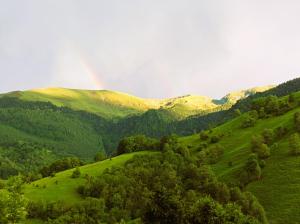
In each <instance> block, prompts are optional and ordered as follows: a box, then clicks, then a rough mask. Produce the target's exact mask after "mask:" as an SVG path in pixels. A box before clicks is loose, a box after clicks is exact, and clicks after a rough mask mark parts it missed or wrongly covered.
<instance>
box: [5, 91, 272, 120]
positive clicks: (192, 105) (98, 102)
mask: <svg viewBox="0 0 300 224" xmlns="http://www.w3.org/2000/svg"><path fill="white" fill-rule="evenodd" d="M269 88H271V87H270V86H268V87H257V88H253V89H250V90H243V91H238V92H234V93H230V94H228V95H227V96H226V97H224V98H223V99H222V100H220V101H218V102H217V101H216V100H213V99H211V98H209V97H204V96H194V95H186V96H181V97H175V98H170V99H162V100H158V99H143V98H139V97H135V96H131V95H128V94H125V93H121V92H115V91H109V90H76V89H65V88H46V89H35V90H29V91H17V92H11V93H8V94H1V95H0V96H7V95H9V96H15V97H19V98H20V99H22V100H28V101H45V102H48V101H49V102H51V103H53V104H54V105H56V106H67V107H70V108H72V109H75V110H85V111H88V112H92V113H96V114H98V115H100V116H102V117H105V118H109V119H111V118H123V117H126V116H128V115H133V114H140V113H142V112H145V111H147V110H149V109H159V108H161V109H165V110H168V111H171V112H173V113H177V116H178V117H180V118H185V117H188V116H191V115H196V114H198V113H201V112H205V111H208V112H209V111H211V110H213V109H217V108H219V107H220V106H222V104H226V105H227V104H228V107H229V106H231V105H232V104H234V103H235V102H236V101H237V100H238V99H240V98H244V97H246V96H247V95H248V94H253V93H255V92H262V91H265V90H267V89H269ZM220 109H221V107H220Z"/></svg>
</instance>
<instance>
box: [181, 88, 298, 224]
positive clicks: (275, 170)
mask: <svg viewBox="0 0 300 224" xmlns="http://www.w3.org/2000/svg"><path fill="white" fill-rule="evenodd" d="M295 97H296V98H297V99H298V101H299V99H300V93H297V94H295ZM295 112H300V107H299V106H298V107H297V108H295V109H293V110H292V111H289V112H287V113H285V114H283V115H280V116H272V117H269V118H264V119H259V120H258V121H257V122H256V124H255V125H254V126H253V127H248V128H242V127H241V126H242V123H243V122H244V120H245V118H246V117H247V116H248V115H247V114H244V115H242V116H240V117H238V118H235V119H233V120H231V121H229V122H227V123H225V124H223V125H221V126H218V127H216V128H214V129H213V130H212V133H211V135H224V136H223V137H221V139H220V141H219V142H218V144H219V145H221V146H222V147H224V154H223V155H222V156H221V157H220V159H219V160H218V161H217V162H216V163H215V164H213V165H212V167H213V169H214V171H215V173H216V174H217V175H218V177H219V178H220V179H221V180H224V181H226V182H227V183H235V184H237V183H239V181H240V175H241V172H242V171H243V168H244V166H245V164H246V161H247V159H248V158H249V156H250V154H251V153H252V151H251V139H252V137H253V136H254V135H258V134H262V133H263V131H264V130H265V129H271V130H274V131H275V129H276V128H278V127H283V128H285V129H287V133H286V134H285V135H284V136H283V137H281V138H279V139H275V140H274V143H273V144H272V145H271V147H270V149H271V156H270V157H269V158H267V159H266V160H265V161H266V166H265V167H264V168H263V169H262V176H261V178H260V179H259V180H257V181H253V182H251V183H250V184H249V185H247V187H246V188H247V190H249V191H251V192H252V193H254V194H255V195H256V196H257V197H258V199H259V201H260V203H261V204H262V205H263V206H264V208H265V210H266V213H267V217H268V219H269V220H270V223H299V222H300V215H299V212H298V210H299V203H300V195H299V192H300V179H299V172H300V169H299V162H300V157H299V156H293V155H290V152H289V151H290V146H289V139H290V136H291V135H292V134H293V133H295V132H296V130H295V128H294V114H295ZM181 141H182V142H183V143H184V144H186V145H187V146H189V147H190V148H191V150H193V151H194V153H196V154H199V153H200V154H201V150H202V149H201V148H202V146H203V143H204V144H208V148H210V147H214V144H211V143H209V142H207V141H203V140H201V139H200V137H199V135H198V134H197V135H193V136H189V137H184V138H182V139H181Z"/></svg>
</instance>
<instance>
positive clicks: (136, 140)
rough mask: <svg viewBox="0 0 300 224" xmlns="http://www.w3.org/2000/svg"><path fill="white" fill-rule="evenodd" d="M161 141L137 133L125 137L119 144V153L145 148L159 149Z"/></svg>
mask: <svg viewBox="0 0 300 224" xmlns="http://www.w3.org/2000/svg"><path fill="white" fill-rule="evenodd" d="M158 148H159V141H158V140H157V139H154V138H149V137H146V136H145V135H135V136H130V137H125V138H123V139H122V140H121V141H120V142H119V145H118V148H117V155H121V154H124V153H130V152H138V151H145V150H157V149H158Z"/></svg>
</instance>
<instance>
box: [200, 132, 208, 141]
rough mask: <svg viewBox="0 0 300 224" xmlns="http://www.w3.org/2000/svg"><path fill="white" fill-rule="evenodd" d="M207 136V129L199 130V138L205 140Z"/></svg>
mask: <svg viewBox="0 0 300 224" xmlns="http://www.w3.org/2000/svg"><path fill="white" fill-rule="evenodd" d="M208 138H209V134H208V133H207V131H201V132H200V139H201V140H202V141H206V140H207V139H208Z"/></svg>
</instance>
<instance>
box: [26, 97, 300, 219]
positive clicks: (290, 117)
mask: <svg viewBox="0 0 300 224" xmlns="http://www.w3.org/2000/svg"><path fill="white" fill-rule="evenodd" d="M270 99H271V98H264V101H262V100H260V102H263V104H261V103H259V104H257V105H260V108H259V107H258V108H257V111H261V107H265V106H266V105H268V104H269V102H270ZM272 100H273V102H277V103H280V104H281V105H285V106H284V107H281V108H279V109H278V108H276V107H270V108H269V109H267V108H268V107H265V108H266V110H265V113H264V114H262V113H261V114H258V115H257V114H255V113H253V112H246V113H244V114H241V115H239V116H238V117H236V118H234V119H231V120H229V121H227V122H226V123H224V124H222V125H220V126H217V127H215V128H212V129H211V130H209V131H205V132H201V134H200V135H199V133H197V134H195V135H191V136H186V137H180V138H179V139H178V142H179V145H180V147H178V146H177V147H175V148H174V149H172V150H174V151H175V152H177V153H180V154H182V155H184V156H185V157H188V158H189V160H188V161H189V162H192V161H194V160H193V159H192V158H194V159H195V160H196V161H197V163H198V164H200V167H201V166H207V165H209V166H211V167H212V170H213V171H214V173H215V174H216V175H217V177H218V180H220V181H223V182H224V183H227V185H228V186H239V187H241V188H242V189H243V190H244V191H245V192H246V191H250V192H251V193H253V194H254V195H255V196H256V197H257V198H258V200H259V202H260V203H261V204H262V205H263V207H264V209H265V211H266V216H267V218H268V220H269V222H270V223H283V222H286V223H299V222H300V216H299V213H298V204H299V203H300V196H299V191H300V179H299V161H300V157H299V153H300V146H299V145H300V137H298V139H297V138H296V140H295V141H296V144H294V142H293V141H294V140H293V139H294V137H293V136H295V134H296V133H297V132H299V130H300V129H299V127H300V122H299V119H298V120H295V118H294V117H295V114H297V113H300V107H299V102H300V92H296V93H295V94H294V98H293V99H291V98H290V97H289V96H284V97H281V98H272ZM254 102H255V101H253V102H252V103H254ZM264 104H265V105H264ZM274 105H276V103H275V104H274ZM298 116H299V115H298ZM249 117H252V118H254V122H253V123H250V125H249V123H248V121H249ZM298 135H299V134H298ZM165 141H166V142H168V144H167V146H168V150H171V149H170V148H169V147H170V145H172V144H173V143H172V141H173V142H174V140H172V141H170V140H165V139H162V140H161V141H160V145H161V144H162V143H163V142H165ZM137 144H139V143H137ZM292 146H297V150H298V151H297V153H296V154H295V148H293V147H292ZM145 149H147V147H146V148H145ZM132 150H133V149H132ZM160 150H161V149H160V148H159V146H157V148H156V150H155V151H156V153H159V152H160ZM176 150H178V151H176ZM165 151H167V149H164V150H163V151H162V153H166V152H165ZM140 153H141V154H143V155H148V156H149V155H151V154H155V152H150V151H147V152H135V153H129V154H125V155H121V156H119V157H116V158H113V159H112V160H106V161H103V162H100V163H95V164H89V165H86V166H83V167H81V168H80V170H81V172H82V175H90V176H92V177H93V176H95V175H103V170H104V169H105V168H108V167H112V166H113V164H115V165H116V166H117V167H115V169H112V170H110V171H108V172H106V174H105V175H106V176H107V175H108V177H109V178H112V176H109V175H111V174H112V173H113V174H114V175H115V176H114V178H112V179H109V180H110V181H111V186H110V185H109V187H110V188H107V187H108V186H106V188H105V189H106V190H108V189H110V190H111V188H113V186H116V185H115V184H116V182H115V181H116V180H117V176H118V175H120V174H119V173H120V172H122V171H121V169H122V166H124V164H127V166H128V168H130V167H131V166H132V164H131V163H132V162H130V160H131V159H132V158H135V157H134V156H135V155H137V154H140ZM168 156H169V157H170V158H169V159H170V160H172V161H177V162H180V161H181V160H178V158H177V160H176V159H174V157H173V156H174V155H173V154H172V153H170V152H169V154H168ZM190 156H191V158H190ZM137 158H138V157H137ZM151 158H152V159H154V157H151ZM166 158H168V157H166ZM125 161H127V162H126V163H125ZM138 164H140V166H142V168H141V169H137V170H135V172H136V173H138V174H139V175H141V176H143V177H144V176H147V174H149V172H151V169H149V168H146V167H145V166H144V164H146V158H145V157H140V158H138ZM156 164H159V163H157V162H154V161H153V165H152V166H156ZM167 167H168V166H165V169H167ZM192 167H193V166H191V167H189V168H187V170H186V172H187V175H188V177H191V178H192V179H193V180H197V179H198V178H201V177H199V176H198V178H195V176H194V175H196V173H195V170H193V169H192ZM114 170H115V172H114ZM184 170H185V169H184ZM72 172H74V169H73V170H67V171H63V172H61V173H58V174H57V175H56V176H55V177H48V178H44V179H41V180H38V181H36V182H33V183H31V184H28V185H26V188H25V195H26V196H27V197H28V198H30V199H31V200H33V201H35V202H38V201H39V199H40V198H42V197H43V198H44V197H45V199H46V201H48V202H55V201H56V202H57V201H58V200H63V201H66V202H69V206H70V204H74V203H79V202H80V201H81V200H83V199H82V198H81V197H80V195H79V193H78V192H76V189H78V187H79V186H80V185H84V184H86V186H87V189H89V188H88V187H89V186H90V185H89V184H88V183H89V182H88V180H84V179H85V178H83V177H82V178H79V179H70V176H71V174H72ZM139 172H141V173H139ZM156 172H158V171H156ZM183 172H184V171H183ZM125 173H126V172H125ZM205 174H206V175H209V172H208V173H207V172H205ZM127 175H128V173H127ZM164 175H166V174H165V173H164ZM167 177H168V178H169V176H167ZM167 177H165V178H167ZM106 178H107V177H106ZM122 178H125V177H123V176H122ZM122 178H121V181H122V183H124V184H125V185H126V183H125V182H124V179H122ZM202 178H203V177H202ZM91 179H92V180H91V182H93V178H91ZM103 179H105V177H104V176H103ZM101 180H102V176H101V178H99V180H97V181H95V182H94V184H95V183H97V184H98V185H99V187H100V186H103V184H104V183H103V182H102V181H101ZM185 181H186V182H185V183H186V186H193V185H192V182H190V181H188V180H185ZM152 182H153V181H152ZM152 182H151V181H150V183H152ZM155 183H156V182H155ZM156 184H157V183H156ZM43 186H45V187H43ZM126 186H127V185H126ZM154 186H156V185H154ZM222 186H223V185H222ZM135 187H137V186H135ZM223 187H224V186H223ZM137 188H138V187H137ZM210 188H212V189H213V190H212V192H214V193H216V192H217V191H218V188H217V187H216V186H214V185H210ZM57 189H59V192H60V193H59V194H58V195H57V194H55V193H53V192H57ZM99 189H101V188H99ZM106 190H105V191H104V192H106ZM208 192H210V191H208ZM226 192H227V190H226V188H225V189H224V188H222V194H223V196H224V195H226ZM105 194H106V193H102V194H100V195H102V196H103V195H105ZM208 194H210V193H208ZM220 194H221V193H220ZM238 194H240V193H238ZM238 194H237V195H235V194H234V195H235V196H234V197H240V196H238ZM124 195H126V194H124ZM216 195H218V194H216ZM102 196H101V197H102ZM99 197H100V196H99ZM101 197H100V198H101ZM120 197H122V196H120ZM125 197H126V196H125ZM215 197H217V196H215ZM224 197H225V196H224ZM225 198H226V197H225ZM119 199H120V198H119ZM242 200H245V198H244V199H242ZM251 200H254V199H251ZM172 202H174V201H172ZM244 202H245V201H244ZM160 203H162V202H161V201H160ZM238 203H241V202H238ZM257 203H258V202H253V204H252V205H251V206H256V204H257ZM246 204H247V203H246ZM173 205H174V204H173ZM251 206H250V207H251ZM259 211H261V209H258V210H256V212H257V213H258V212H259ZM252 214H256V213H252ZM259 223H263V222H259Z"/></svg>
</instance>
